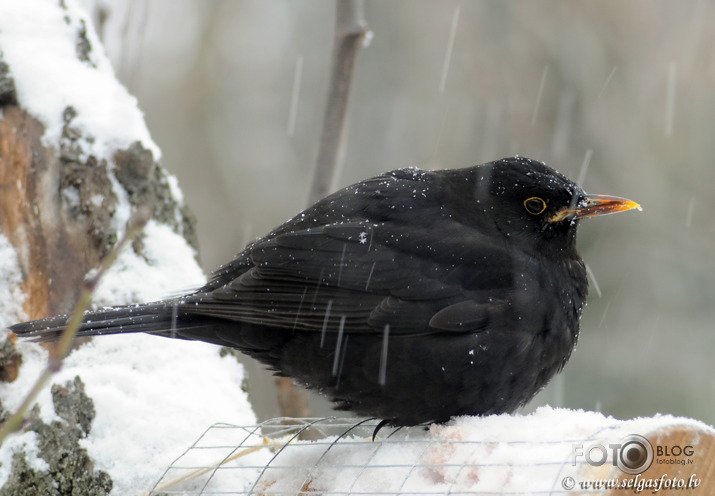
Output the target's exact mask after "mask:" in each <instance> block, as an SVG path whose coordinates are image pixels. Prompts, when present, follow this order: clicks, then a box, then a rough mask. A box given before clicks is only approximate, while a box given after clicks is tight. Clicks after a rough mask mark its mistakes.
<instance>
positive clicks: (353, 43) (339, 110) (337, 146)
mask: <svg viewBox="0 0 715 496" xmlns="http://www.w3.org/2000/svg"><path fill="white" fill-rule="evenodd" d="M364 10H365V9H364V3H363V0H338V1H337V2H336V8H335V38H334V43H333V59H332V67H331V70H330V89H329V90H328V97H327V101H326V104H325V115H324V117H323V130H322V133H321V136H320V146H319V148H318V157H317V158H316V161H315V167H314V168H313V179H312V181H311V185H310V189H309V190H308V204H309V205H312V204H313V203H315V202H317V201H318V200H320V199H321V198H323V197H324V196H326V195H327V194H328V193H330V190H331V187H332V184H333V180H334V178H335V176H336V175H337V170H338V168H339V164H340V161H341V155H342V151H343V148H344V144H345V122H346V117H347V114H348V96H349V94H350V83H351V81H352V76H353V69H354V68H355V61H356V60H357V55H358V53H359V51H360V48H361V47H362V46H363V44H364V41H365V37H366V36H367V35H368V32H369V31H368V29H367V22H366V21H365V14H364ZM276 386H277V394H278V406H279V409H280V412H281V416H282V417H307V416H309V415H310V410H309V408H308V400H307V397H306V394H305V393H304V392H302V391H300V390H298V389H297V388H296V387H295V384H294V383H293V380H292V379H291V378H289V377H279V378H277V379H276Z"/></svg>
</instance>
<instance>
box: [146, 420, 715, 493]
mask: <svg viewBox="0 0 715 496" xmlns="http://www.w3.org/2000/svg"><path fill="white" fill-rule="evenodd" d="M340 422H341V425H340V429H339V430H338V432H340V433H341V434H342V433H345V432H346V431H347V430H348V429H350V428H352V427H353V426H354V425H355V423H356V421H355V420H354V419H352V420H351V419H345V420H341V421H340ZM306 423H307V422H306ZM316 425H319V426H320V428H321V429H324V425H329V423H327V422H325V423H321V422H318V423H317V424H316ZM374 426H375V423H374V422H372V423H366V424H365V428H362V427H361V428H357V429H354V430H353V431H352V433H351V434H349V435H348V436H346V437H342V436H338V435H332V436H328V437H325V438H323V439H320V440H318V441H295V440H294V439H292V438H291V436H285V435H284V436H282V437H281V436H277V437H276V438H275V439H261V438H258V437H257V436H249V435H248V433H251V432H254V431H255V429H254V428H252V427H250V426H234V428H233V430H232V429H231V428H230V426H220V427H218V428H216V429H213V432H208V433H205V434H204V435H203V436H202V437H201V438H200V439H199V440H198V441H197V443H196V446H195V447H194V448H192V450H189V451H188V452H187V453H186V454H185V456H184V457H182V458H181V459H180V460H177V462H176V463H175V464H174V466H173V468H172V471H170V472H169V474H167V477H166V478H165V479H164V480H163V481H162V484H161V485H160V486H159V487H160V488H162V489H169V488H170V489H172V490H174V491H177V494H197V493H196V492H193V491H195V490H196V487H199V488H200V487H202V484H203V483H206V482H207V481H206V479H205V478H204V479H203V480H199V481H194V485H193V486H188V487H187V486H181V485H176V486H171V485H170V484H169V481H171V480H172V479H176V478H178V476H187V475H189V474H191V473H192V472H193V470H191V467H197V466H208V464H203V465H202V463H203V461H202V460H205V459H210V458H211V456H210V454H213V458H214V459H218V460H221V459H222V458H226V457H227V456H228V454H229V453H231V454H238V455H240V454H248V453H250V454H252V455H253V458H251V457H248V456H246V457H240V458H237V459H236V460H235V461H232V462H231V463H228V464H226V465H225V466H223V467H220V468H218V469H217V470H215V472H214V473H213V475H212V479H211V481H209V482H208V485H207V486H206V491H207V492H209V493H210V492H212V491H215V492H217V493H218V492H220V491H222V490H225V488H230V491H231V494H246V493H248V491H249V490H253V491H254V492H257V493H266V494H275V495H280V494H306V493H314V494H425V495H426V494H450V493H456V494H465V493H468V494H551V493H559V494H560V493H561V492H562V491H563V489H562V484H563V483H564V482H563V481H564V479H567V478H574V480H575V481H577V482H578V481H581V480H583V479H582V477H579V475H580V474H584V472H583V471H582V469H583V468H584V465H585V462H584V460H583V459H577V460H576V463H574V455H573V454H574V444H580V443H583V444H584V446H586V447H589V446H591V445H592V444H593V443H600V444H602V445H604V446H608V445H609V444H611V443H617V442H619V441H621V440H623V439H624V438H625V437H627V436H630V435H631V434H640V435H648V434H649V433H652V432H655V431H657V430H660V429H664V428H668V427H673V426H679V427H690V428H693V429H696V430H700V431H703V432H708V433H710V434H715V431H714V430H713V428H712V427H709V426H707V425H705V424H703V423H701V422H698V421H695V420H691V419H686V418H677V417H671V416H656V417H651V418H638V419H633V420H617V419H614V418H612V417H606V416H604V415H602V414H600V413H595V412H586V411H582V410H568V409H555V408H551V407H541V408H539V409H538V410H537V411H536V412H534V413H532V414H530V415H506V414H504V415H493V416H488V417H461V418H456V419H453V420H452V421H451V422H449V423H447V424H444V425H432V426H430V427H429V428H428V429H425V428H423V427H412V428H403V429H400V430H397V431H396V432H394V433H391V432H390V429H389V428H384V430H383V431H381V437H382V438H381V439H379V440H378V441H376V442H373V441H372V440H371V439H370V433H371V429H372V428H374ZM274 427H275V425H274ZM267 442H268V443H270V445H271V448H272V451H271V452H270V458H268V457H269V453H268V449H266V448H263V449H261V447H262V446H264V445H265V443H267ZM230 446H232V448H231V451H230V452H229V453H227V452H226V449H227V448H228V447H230ZM212 449H213V452H212V451H211V450H212ZM254 449H260V450H261V452H263V454H262V457H261V454H260V452H256V451H254ZM267 458H268V461H266V459H267ZM610 461H611V460H610V459H609V462H610ZM182 467H186V468H185V469H184V470H183V472H182ZM264 467H265V470H264ZM585 473H587V474H588V473H589V472H588V471H587V472H585ZM591 473H592V472H591ZM163 484H167V485H166V486H164V485H163Z"/></svg>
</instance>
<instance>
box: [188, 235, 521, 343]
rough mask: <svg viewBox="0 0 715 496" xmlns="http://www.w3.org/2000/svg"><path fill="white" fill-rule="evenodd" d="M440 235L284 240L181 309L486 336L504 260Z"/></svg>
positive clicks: (273, 320) (506, 270) (503, 279)
mask: <svg viewBox="0 0 715 496" xmlns="http://www.w3.org/2000/svg"><path fill="white" fill-rule="evenodd" d="M440 232H444V233H445V236H444V237H443V238H441V239H440V240H438V241H436V242H434V232H432V231H430V230H427V229H419V228H417V229H416V228H414V226H412V227H411V228H410V229H400V228H399V227H397V226H394V225H385V224H380V223H377V224H374V223H368V222H348V223H342V224H331V225H326V226H321V227H316V228H311V229H304V230H298V231H294V232H287V233H283V234H280V235H278V236H275V237H273V238H270V239H267V240H264V241H260V242H257V243H256V244H254V245H252V247H251V249H250V252H249V253H248V256H249V257H250V260H251V263H252V265H253V267H252V268H250V269H249V270H246V271H243V272H242V273H241V274H240V275H238V276H237V277H236V278H235V279H233V280H232V281H230V282H229V283H227V284H225V285H224V286H222V287H220V288H217V289H214V290H212V291H210V292H205V293H197V294H195V295H192V296H191V297H189V298H187V300H186V301H185V303H184V304H183V305H182V309H183V310H185V311H187V312H189V313H194V314H201V315H207V316H214V317H221V318H225V319H230V320H237V321H242V322H248V323H253V324H259V325H269V326H273V327H282V328H286V329H292V330H303V331H305V330H307V331H321V332H326V331H327V332H334V331H336V330H338V329H339V328H342V329H343V330H345V331H348V332H382V330H383V329H384V327H385V326H386V325H389V326H390V332H391V333H392V335H395V334H415V333H428V332H439V331H456V332H474V331H479V330H483V329H486V328H488V327H489V324H490V322H491V320H492V319H493V318H494V315H495V314H496V313H499V312H503V311H504V309H505V302H506V299H507V298H508V295H509V292H510V288H511V285H512V280H513V277H512V268H511V267H512V264H511V263H510V258H509V257H507V256H506V254H505V253H504V252H503V251H502V250H501V249H500V248H498V247H496V246H493V245H490V244H489V243H488V242H487V241H485V240H482V239H480V238H479V237H478V236H475V237H474V239H464V237H463V229H456V228H455V229H454V232H455V238H454V239H449V232H450V230H449V228H448V226H447V227H446V228H445V226H442V227H441V229H440ZM457 233H459V234H457ZM457 236H460V237H459V239H457ZM428 240H432V243H431V244H428ZM475 253H478V254H479V256H476V257H475V256H474V254H475Z"/></svg>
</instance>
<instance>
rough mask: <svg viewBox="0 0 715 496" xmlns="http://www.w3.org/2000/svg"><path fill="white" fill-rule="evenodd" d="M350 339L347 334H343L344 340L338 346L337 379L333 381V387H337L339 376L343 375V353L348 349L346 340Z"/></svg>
mask: <svg viewBox="0 0 715 496" xmlns="http://www.w3.org/2000/svg"><path fill="white" fill-rule="evenodd" d="M349 339H350V335H349V334H348V335H347V336H345V342H344V343H343V346H342V347H341V348H340V364H339V365H338V375H337V380H336V381H335V387H336V388H339V387H340V378H341V377H342V376H343V364H344V363H345V354H346V353H347V351H348V340H349Z"/></svg>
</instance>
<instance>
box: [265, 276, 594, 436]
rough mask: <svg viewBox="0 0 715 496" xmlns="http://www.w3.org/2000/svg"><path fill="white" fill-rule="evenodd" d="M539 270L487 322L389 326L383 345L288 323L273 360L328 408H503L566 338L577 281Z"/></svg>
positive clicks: (539, 381)
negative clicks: (392, 330) (328, 402)
mask: <svg viewBox="0 0 715 496" xmlns="http://www.w3.org/2000/svg"><path fill="white" fill-rule="evenodd" d="M549 270H551V271H552V272H551V273H550V272H549V271H548V270H546V268H545V270H544V271H542V272H540V273H539V275H538V276H536V278H537V279H541V280H540V281H532V282H533V285H534V286H533V287H531V286H530V285H528V284H527V285H526V286H524V285H523V283H522V287H526V288H528V291H519V285H518V284H517V285H515V288H514V292H513V298H512V300H511V301H510V302H509V308H508V310H507V311H505V312H504V315H503V316H502V320H501V321H497V322H493V324H492V326H491V327H490V328H489V329H488V330H484V331H480V332H426V333H419V334H407V335H389V337H388V339H387V344H385V335H384V334H383V333H348V332H345V333H343V334H340V333H338V332H326V333H325V334H322V335H321V334H320V333H315V332H304V331H298V332H294V333H293V334H292V337H291V338H290V339H289V340H288V341H287V342H285V343H284V344H283V345H282V346H281V347H280V357H276V358H278V361H277V362H274V363H280V367H279V368H280V372H281V373H282V374H285V375H289V376H293V377H295V378H297V379H298V380H299V381H301V382H303V383H304V384H305V385H307V386H309V387H311V388H313V389H317V390H319V391H321V392H323V393H325V394H327V395H328V396H329V397H330V398H331V399H333V400H334V401H335V402H336V403H337V405H338V408H340V409H345V410H350V411H353V412H355V413H357V414H358V415H363V416H371V417H373V416H377V417H381V418H386V419H390V423H391V424H393V425H415V424H419V423H424V422H445V421H447V420H449V418H451V417H452V416H455V415H487V414H498V413H505V412H512V411H514V410H515V409H517V408H519V407H520V406H522V405H523V404H525V403H526V402H528V401H529V400H530V399H531V398H532V397H533V396H534V395H535V394H536V393H537V392H538V391H539V390H540V389H541V388H543V387H544V386H545V385H546V383H547V382H548V381H549V380H550V379H551V378H552V377H553V375H555V374H556V373H557V372H558V371H560V370H561V368H562V367H563V365H564V364H565V363H566V361H567V360H568V358H569V356H570V354H571V352H572V350H573V348H574V345H575V343H576V339H577V334H578V317H579V314H580V307H581V305H582V301H583V298H584V297H585V293H584V291H583V290H582V289H581V288H583V287H584V285H583V284H580V281H579V280H578V278H577V279H571V282H569V283H567V284H565V285H564V284H563V283H562V284H561V288H560V290H559V291H558V292H557V293H554V292H553V290H552V291H547V290H546V289H548V286H549V285H552V284H555V282H554V281H556V280H559V278H558V277H556V274H555V273H554V272H553V271H555V270H556V269H555V268H554V267H549ZM519 279H522V278H521V277H519ZM561 280H562V281H564V280H567V279H564V278H561ZM532 291H533V293H532ZM554 294H558V297H553V296H552V295H554ZM259 358H260V357H259Z"/></svg>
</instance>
